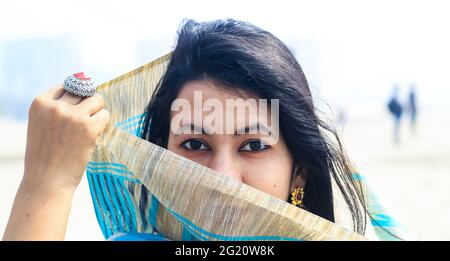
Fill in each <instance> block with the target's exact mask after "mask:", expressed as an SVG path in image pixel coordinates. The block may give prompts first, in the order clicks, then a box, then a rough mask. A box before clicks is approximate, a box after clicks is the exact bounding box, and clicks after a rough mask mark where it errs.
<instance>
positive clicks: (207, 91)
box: [177, 80, 260, 102]
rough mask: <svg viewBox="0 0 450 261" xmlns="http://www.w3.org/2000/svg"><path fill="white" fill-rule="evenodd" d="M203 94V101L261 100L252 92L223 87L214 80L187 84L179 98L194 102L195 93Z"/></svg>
mask: <svg viewBox="0 0 450 261" xmlns="http://www.w3.org/2000/svg"><path fill="white" fill-rule="evenodd" d="M199 91H200V92H201V95H202V98H203V101H204V100H205V99H213V98H214V99H218V100H220V101H224V102H225V100H226V99H244V100H245V99H259V98H260V97H259V96H258V95H256V94H254V93H252V92H249V91H246V90H242V89H239V88H233V87H228V86H223V85H221V84H218V83H216V82H215V81H212V80H197V81H190V82H187V83H186V84H185V85H184V86H183V87H182V89H181V91H180V93H179V94H178V97H177V98H183V99H186V100H188V101H191V102H192V101H194V92H199Z"/></svg>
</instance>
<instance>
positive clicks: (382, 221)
mask: <svg viewBox="0 0 450 261" xmlns="http://www.w3.org/2000/svg"><path fill="white" fill-rule="evenodd" d="M371 222H372V225H373V226H375V227H395V226H396V223H397V222H396V221H395V220H394V219H393V218H391V217H390V216H389V215H386V214H374V215H373V220H371Z"/></svg>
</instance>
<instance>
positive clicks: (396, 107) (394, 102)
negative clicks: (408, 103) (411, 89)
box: [388, 86, 403, 143]
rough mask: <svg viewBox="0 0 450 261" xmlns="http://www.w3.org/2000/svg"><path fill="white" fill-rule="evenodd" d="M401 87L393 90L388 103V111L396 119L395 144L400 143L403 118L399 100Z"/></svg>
mask: <svg viewBox="0 0 450 261" xmlns="http://www.w3.org/2000/svg"><path fill="white" fill-rule="evenodd" d="M398 91H399V87H398V86H396V87H394V89H393V92H392V96H391V98H390V99H389V102H388V109H389V112H390V113H391V115H392V116H393V117H394V143H400V120H401V118H402V113H403V108H402V105H401V104H400V102H399V99H398Z"/></svg>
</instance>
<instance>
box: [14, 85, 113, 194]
mask: <svg viewBox="0 0 450 261" xmlns="http://www.w3.org/2000/svg"><path fill="white" fill-rule="evenodd" d="M103 107H104V100H103V98H102V96H101V95H99V94H96V95H94V96H92V97H88V98H82V97H78V96H74V95H72V94H70V93H68V92H66V91H65V90H64V89H63V87H62V85H60V86H57V87H55V88H53V89H51V90H49V91H47V92H45V93H43V94H42V95H40V96H38V97H37V98H36V99H35V100H34V101H33V103H32V105H31V107H30V110H29V120H28V132H27V147H26V153H25V174H24V179H23V181H22V183H24V184H25V185H26V186H27V187H40V188H41V189H42V187H43V188H63V189H64V188H68V189H75V188H76V187H77V185H78V184H79V182H80V180H81V178H82V175H83V173H84V170H85V167H86V164H87V162H88V161H89V159H90V158H91V155H92V153H93V151H94V148H95V143H96V140H97V137H98V135H100V134H101V133H102V132H103V130H104V129H105V128H106V126H107V124H108V122H109V113H108V111H107V110H105V109H104V108H103Z"/></svg>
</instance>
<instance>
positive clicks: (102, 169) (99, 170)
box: [86, 166, 134, 176]
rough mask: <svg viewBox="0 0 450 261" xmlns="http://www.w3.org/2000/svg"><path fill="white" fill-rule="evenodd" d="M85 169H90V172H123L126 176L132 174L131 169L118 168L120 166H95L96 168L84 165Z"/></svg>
mask: <svg viewBox="0 0 450 261" xmlns="http://www.w3.org/2000/svg"><path fill="white" fill-rule="evenodd" d="M86 169H87V170H89V171H91V172H111V173H113V172H117V173H118V174H124V175H127V176H133V175H134V174H133V172H131V171H127V170H124V169H120V168H114V167H96V168H92V167H89V166H87V167H86Z"/></svg>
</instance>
